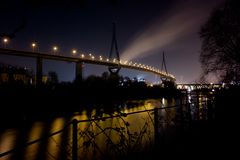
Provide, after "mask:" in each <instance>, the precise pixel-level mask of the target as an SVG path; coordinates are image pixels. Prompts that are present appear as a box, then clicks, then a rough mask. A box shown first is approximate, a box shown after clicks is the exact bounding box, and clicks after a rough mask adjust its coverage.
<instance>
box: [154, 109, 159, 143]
mask: <svg viewBox="0 0 240 160" xmlns="http://www.w3.org/2000/svg"><path fill="white" fill-rule="evenodd" d="M158 127H159V119H158V108H154V143H155V144H154V145H155V147H156V146H157V144H158V143H159V133H158Z"/></svg>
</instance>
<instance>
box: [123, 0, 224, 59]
mask: <svg viewBox="0 0 240 160" xmlns="http://www.w3.org/2000/svg"><path fill="white" fill-rule="evenodd" d="M217 1H218V3H219V2H220V1H222V0H217ZM218 3H216V2H211V3H210V2H208V1H206V0H201V1H200V0H197V1H195V0H194V1H182V0H179V1H178V3H175V4H174V6H172V7H171V9H170V10H169V12H168V13H166V14H165V15H164V16H160V17H159V18H158V19H156V20H155V21H154V22H153V23H152V24H151V25H149V26H147V27H146V29H145V30H143V32H142V33H140V34H138V35H136V36H135V37H136V38H135V39H134V40H133V41H132V42H131V43H130V44H129V46H128V47H127V48H126V49H125V50H124V52H123V53H122V56H121V59H123V60H132V59H135V58H136V57H139V56H141V57H144V56H149V55H150V54H152V53H155V52H154V51H156V50H164V48H165V47H166V46H169V45H175V44H174V43H175V42H177V40H181V39H182V38H184V37H187V36H189V35H190V34H193V33H197V31H198V30H199V28H200V26H201V25H202V23H203V22H204V21H205V20H206V18H207V17H208V15H209V14H210V11H211V10H212V8H213V7H214V6H215V5H216V4H218Z"/></svg>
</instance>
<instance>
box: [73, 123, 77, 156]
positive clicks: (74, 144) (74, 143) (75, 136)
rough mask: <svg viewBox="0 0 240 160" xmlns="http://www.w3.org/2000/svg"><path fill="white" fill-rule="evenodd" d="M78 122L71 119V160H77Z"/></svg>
mask: <svg viewBox="0 0 240 160" xmlns="http://www.w3.org/2000/svg"><path fill="white" fill-rule="evenodd" d="M77 125H78V121H77V120H76V119H73V121H72V160H77V159H78V150H77V147H78V146H77V145H78V128H77Z"/></svg>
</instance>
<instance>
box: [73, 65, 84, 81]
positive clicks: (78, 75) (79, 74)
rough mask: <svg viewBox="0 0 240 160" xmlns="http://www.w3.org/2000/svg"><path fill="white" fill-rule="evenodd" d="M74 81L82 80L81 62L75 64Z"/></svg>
mask: <svg viewBox="0 0 240 160" xmlns="http://www.w3.org/2000/svg"><path fill="white" fill-rule="evenodd" d="M75 72H76V80H82V79H83V73H82V72H83V62H81V61H79V62H77V63H76V70H75Z"/></svg>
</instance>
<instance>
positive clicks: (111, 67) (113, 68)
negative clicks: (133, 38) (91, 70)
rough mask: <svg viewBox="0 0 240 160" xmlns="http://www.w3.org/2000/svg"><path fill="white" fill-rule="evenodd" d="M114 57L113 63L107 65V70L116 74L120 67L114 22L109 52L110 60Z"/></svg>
mask: <svg viewBox="0 0 240 160" xmlns="http://www.w3.org/2000/svg"><path fill="white" fill-rule="evenodd" d="M114 49H115V57H114V55H113V54H114ZM113 58H115V62H114V63H115V64H113V65H109V66H108V70H109V72H110V73H111V74H118V72H119V71H120V69H121V66H120V56H119V52H118V45H117V38H116V24H115V23H113V34H112V42H111V49H110V53H109V59H110V60H112V59H113Z"/></svg>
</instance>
